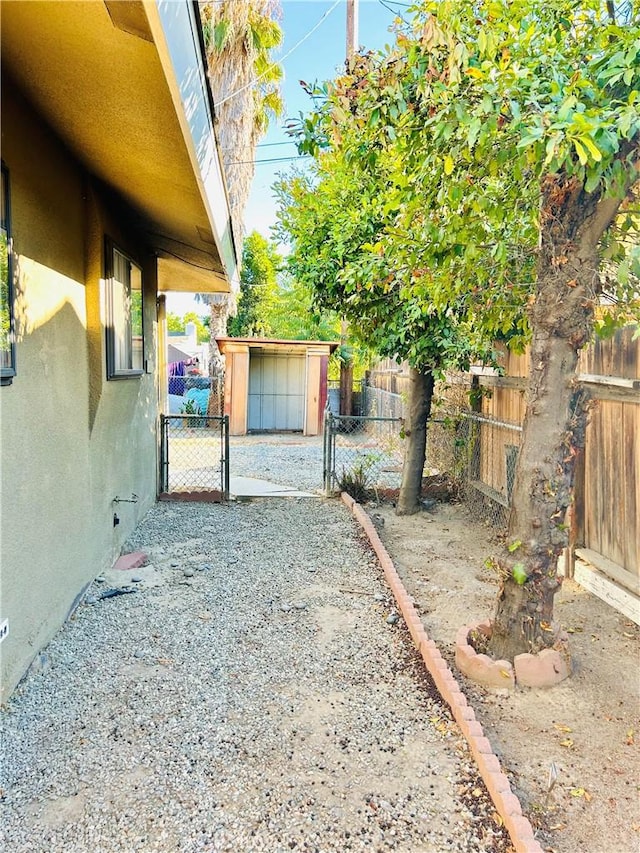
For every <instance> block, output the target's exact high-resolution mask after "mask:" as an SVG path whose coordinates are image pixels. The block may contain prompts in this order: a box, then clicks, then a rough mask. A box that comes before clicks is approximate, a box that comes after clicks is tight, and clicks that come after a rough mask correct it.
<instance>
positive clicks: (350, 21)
mask: <svg viewBox="0 0 640 853" xmlns="http://www.w3.org/2000/svg"><path fill="white" fill-rule="evenodd" d="M357 51H358V0H347V67H348V66H349V63H350V60H351V59H353V57H354V56H355V54H356V53H357ZM347 331H348V324H347V321H346V320H343V321H342V323H341V324H340V343H341V344H342V345H343V346H344V345H345V344H346V342H347ZM340 414H341V415H352V414H353V364H352V363H351V362H348V363H347V362H344V361H343V362H342V363H341V364H340Z"/></svg>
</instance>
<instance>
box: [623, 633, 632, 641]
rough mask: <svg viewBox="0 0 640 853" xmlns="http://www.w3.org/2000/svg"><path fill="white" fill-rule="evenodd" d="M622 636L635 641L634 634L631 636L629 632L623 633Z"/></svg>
mask: <svg viewBox="0 0 640 853" xmlns="http://www.w3.org/2000/svg"><path fill="white" fill-rule="evenodd" d="M622 636H623V637H627V638H628V639H629V640H633V634H630V633H629V632H628V631H623V632H622Z"/></svg>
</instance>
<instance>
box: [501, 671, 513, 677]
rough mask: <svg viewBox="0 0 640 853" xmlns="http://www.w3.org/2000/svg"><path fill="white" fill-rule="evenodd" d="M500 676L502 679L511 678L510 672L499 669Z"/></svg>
mask: <svg viewBox="0 0 640 853" xmlns="http://www.w3.org/2000/svg"><path fill="white" fill-rule="evenodd" d="M500 675H501V676H502V677H503V678H511V673H510V672H508V671H507V670H506V669H501V670H500Z"/></svg>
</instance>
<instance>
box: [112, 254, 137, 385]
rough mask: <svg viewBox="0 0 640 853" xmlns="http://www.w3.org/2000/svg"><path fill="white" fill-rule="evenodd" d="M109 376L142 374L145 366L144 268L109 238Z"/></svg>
mask: <svg viewBox="0 0 640 853" xmlns="http://www.w3.org/2000/svg"><path fill="white" fill-rule="evenodd" d="M106 258H107V276H106V278H107V378H108V379H126V378H128V377H130V376H140V374H141V373H142V372H143V369H144V337H143V326H142V270H141V268H140V267H139V266H138V265H137V264H136V263H134V261H132V260H131V258H129V257H128V256H127V255H125V254H124V252H121V251H120V250H119V249H117V248H116V247H115V246H114V245H113V244H112V243H110V242H109V241H107V247H106Z"/></svg>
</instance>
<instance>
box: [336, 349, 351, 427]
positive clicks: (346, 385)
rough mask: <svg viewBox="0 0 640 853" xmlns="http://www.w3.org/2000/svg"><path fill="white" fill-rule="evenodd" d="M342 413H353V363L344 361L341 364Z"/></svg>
mask: <svg viewBox="0 0 640 853" xmlns="http://www.w3.org/2000/svg"><path fill="white" fill-rule="evenodd" d="M339 411H340V414H341V415H352V414H353V364H352V363H351V362H350V361H343V362H342V363H341V365H340V409H339Z"/></svg>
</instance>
